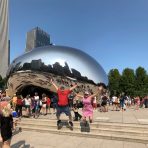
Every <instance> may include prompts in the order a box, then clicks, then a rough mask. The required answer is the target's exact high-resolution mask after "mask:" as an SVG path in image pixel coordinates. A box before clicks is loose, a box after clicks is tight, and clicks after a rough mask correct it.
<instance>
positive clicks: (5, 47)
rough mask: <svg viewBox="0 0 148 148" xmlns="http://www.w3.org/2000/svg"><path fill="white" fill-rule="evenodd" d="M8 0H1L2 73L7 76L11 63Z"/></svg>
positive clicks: (0, 58) (0, 61) (0, 70)
mask: <svg viewBox="0 0 148 148" xmlns="http://www.w3.org/2000/svg"><path fill="white" fill-rule="evenodd" d="M9 56H10V54H9V39H8V0H0V75H1V76H2V77H5V76H6V72H7V69H8V65H9Z"/></svg>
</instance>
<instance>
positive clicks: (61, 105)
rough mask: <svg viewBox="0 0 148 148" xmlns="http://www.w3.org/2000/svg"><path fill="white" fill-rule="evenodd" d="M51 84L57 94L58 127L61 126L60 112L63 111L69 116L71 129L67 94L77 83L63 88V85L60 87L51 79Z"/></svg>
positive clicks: (70, 120) (70, 121)
mask: <svg viewBox="0 0 148 148" xmlns="http://www.w3.org/2000/svg"><path fill="white" fill-rule="evenodd" d="M51 83H52V85H53V86H54V87H55V89H56V90H57V94H58V104H57V114H56V116H57V120H58V121H57V126H58V129H60V128H61V127H62V125H61V120H60V115H61V113H65V114H66V115H67V116H68V117H69V126H70V128H71V129H73V123H72V116H71V112H70V108H69V105H68V95H69V94H70V93H71V91H72V90H73V89H75V88H76V87H77V85H74V86H73V87H71V88H69V89H65V87H64V86H61V87H60V88H59V87H58V86H57V85H56V84H55V83H54V82H53V80H51Z"/></svg>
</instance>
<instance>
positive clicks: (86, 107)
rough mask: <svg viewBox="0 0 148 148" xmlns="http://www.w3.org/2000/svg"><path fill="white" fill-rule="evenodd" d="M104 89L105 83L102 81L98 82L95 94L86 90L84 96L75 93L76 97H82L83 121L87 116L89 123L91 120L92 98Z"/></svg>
mask: <svg viewBox="0 0 148 148" xmlns="http://www.w3.org/2000/svg"><path fill="white" fill-rule="evenodd" d="M104 89H106V85H105V84H104V83H99V84H98V91H97V93H95V94H92V95H91V94H90V93H89V92H88V91H85V93H84V96H82V95H78V94H77V95H76V96H77V97H80V98H82V103H83V109H82V115H83V121H84V122H87V121H86V118H89V121H90V123H92V121H93V98H94V97H95V96H97V95H98V94H102V93H103V90H104Z"/></svg>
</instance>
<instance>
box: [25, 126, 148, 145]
mask: <svg viewBox="0 0 148 148" xmlns="http://www.w3.org/2000/svg"><path fill="white" fill-rule="evenodd" d="M22 130H27V131H37V132H50V133H54V134H61V135H69V136H79V137H89V138H98V139H108V140H118V141H128V142H138V143H144V144H148V138H147V137H146V136H139V135H127V134H126V135H124V134H122V133H119V134H117V133H116V134H114V133H112V134H111V133H103V132H89V133H84V132H80V131H75V129H74V130H73V131H71V130H70V129H67V128H63V129H61V130H57V129H50V128H45V127H35V126H32V127H30V126H27V125H22Z"/></svg>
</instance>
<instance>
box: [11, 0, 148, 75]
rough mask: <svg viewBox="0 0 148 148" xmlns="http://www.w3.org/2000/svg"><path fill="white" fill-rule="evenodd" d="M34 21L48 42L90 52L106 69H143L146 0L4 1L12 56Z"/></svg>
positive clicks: (147, 61)
mask: <svg viewBox="0 0 148 148" xmlns="http://www.w3.org/2000/svg"><path fill="white" fill-rule="evenodd" d="M36 26H38V27H40V28H42V29H43V30H44V31H46V32H47V33H49V34H50V37H51V42H52V43H53V44H55V45H64V46H70V47H73V48H77V49H80V50H82V51H84V52H86V53H87V54H89V55H90V56H92V57H93V58H94V59H96V61H97V62H98V63H99V64H101V66H102V67H103V68H104V70H105V72H106V73H108V72H109V71H110V70H111V69H114V68H117V69H119V71H120V72H122V71H123V69H125V68H127V67H128V68H132V69H134V70H135V69H136V68H137V67H139V66H142V67H144V68H145V69H146V70H147V71H148V0H9V38H10V42H11V44H10V50H11V52H10V59H11V61H12V60H13V59H14V58H16V57H18V56H19V55H22V54H23V53H24V52H25V46H26V45H25V44H26V33H27V32H28V31H30V30H31V29H32V28H34V27H36Z"/></svg>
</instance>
